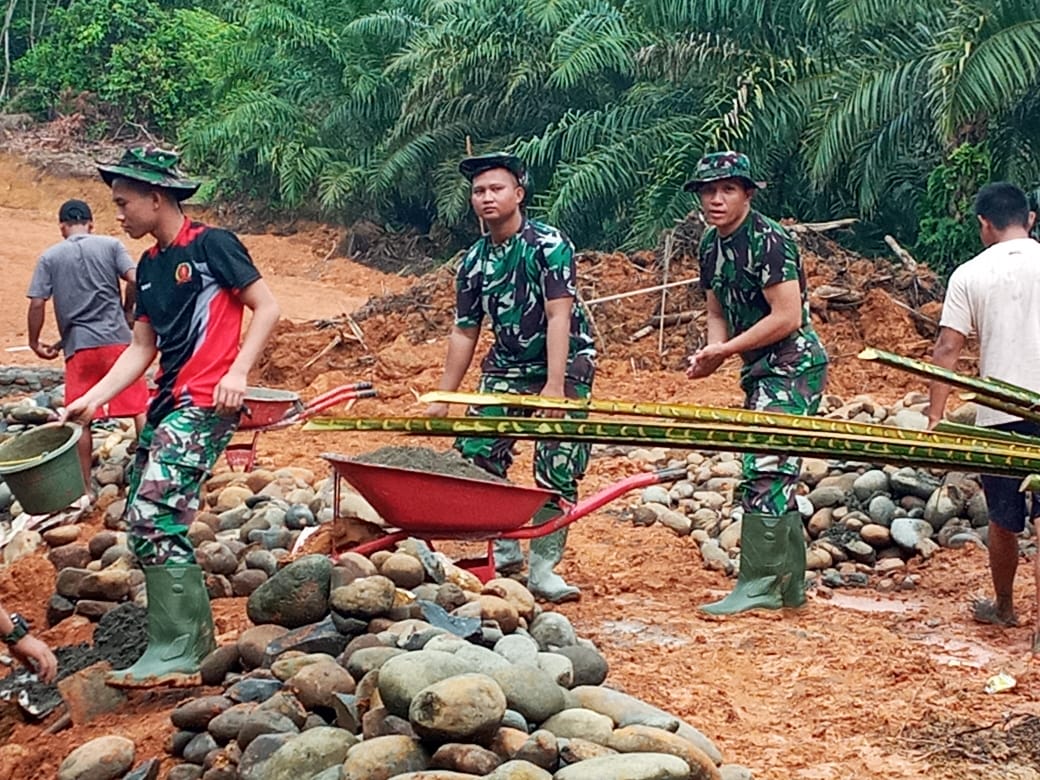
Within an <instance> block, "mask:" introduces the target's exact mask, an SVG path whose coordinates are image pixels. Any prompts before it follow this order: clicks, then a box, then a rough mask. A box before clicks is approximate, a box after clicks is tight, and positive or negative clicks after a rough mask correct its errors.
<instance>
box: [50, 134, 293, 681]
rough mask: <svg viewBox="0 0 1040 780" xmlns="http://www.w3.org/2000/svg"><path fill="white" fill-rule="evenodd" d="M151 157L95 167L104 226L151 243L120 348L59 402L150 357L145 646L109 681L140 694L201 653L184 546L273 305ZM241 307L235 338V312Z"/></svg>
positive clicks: (142, 545) (130, 509)
mask: <svg viewBox="0 0 1040 780" xmlns="http://www.w3.org/2000/svg"><path fill="white" fill-rule="evenodd" d="M177 161H178V157H177V155H176V154H174V153H173V152H166V151H162V150H159V149H154V148H151V147H148V148H134V149H129V150H128V151H127V152H126V154H124V156H123V158H122V159H121V160H120V161H119V162H118V163H116V164H115V165H103V166H98V169H99V171H100V173H101V176H102V178H103V179H104V180H105V182H106V183H107V184H108V185H109V186H111V188H112V200H113V202H114V203H115V205H116V213H117V219H118V220H119V221H120V223H121V224H122V226H123V229H124V230H125V231H126V232H127V233H128V234H129V235H130V236H131V237H132V238H141V237H143V236H145V235H149V234H150V235H152V236H154V237H155V239H156V244H155V246H153V247H152V248H151V249H149V250H147V251H146V252H145V253H144V254H143V255H142V257H141V260H140V263H139V264H138V266H137V277H136V282H135V284H136V290H137V303H136V310H135V313H134V328H133V340H132V341H131V344H130V346H129V347H128V348H127V349H126V351H125V352H124V353H123V354H122V355H121V356H120V357H119V359H118V360H117V361H116V362H115V364H114V365H113V366H112V368H111V369H110V370H109V372H108V373H107V374H106V375H105V376H104V377H103V378H102V379H101V380H100V381H98V383H97V384H95V385H94V386H93V387H92V388H90V390H88V391H87V392H86V393H85V394H84V395H82V396H81V397H80V398H78V399H76V400H75V401H73V402H72V403H70V404H69V406H68V409H67V411H66V416H67V417H68V418H69V419H73V420H77V421H78V420H82V421H89V420H90V419H91V418H92V416H93V414H94V411H95V409H96V408H97V407H98V406H100V405H102V404H104V403H106V402H107V401H108V400H109V399H110V398H112V397H113V396H115V395H116V394H118V393H119V392H120V391H121V390H122V389H123V388H125V387H126V386H127V385H129V384H130V383H131V382H133V381H134V380H136V379H137V378H138V377H140V376H142V375H143V374H144V372H145V370H146V369H147V368H148V366H149V365H150V364H151V362H152V360H153V358H154V357H155V356H156V354H157V353H158V355H159V371H158V373H157V375H156V385H157V388H156V392H155V395H154V396H153V397H152V399H151V402H150V403H149V405H148V412H147V422H146V425H145V427H144V430H142V431H141V435H140V440H139V443H138V447H137V452H136V456H135V461H134V464H133V471H132V474H131V478H130V487H129V491H128V494H127V509H126V518H127V522H128V524H129V526H130V548H131V549H132V550H133V552H134V554H135V555H136V556H137V558H138V560H139V561H140V562H141V564H142V567H143V569H144V576H145V586H146V589H147V593H148V647H147V649H146V650H145V653H144V655H143V656H141V658H140V659H139V660H138V661H137V662H136V663H135V664H134V665H133V666H131V667H130V668H129V669H124V670H121V671H117V672H112V673H110V675H109V682H110V683H111V684H113V685H120V686H147V685H155V684H161V683H165V682H174V681H178V678H183V676H184V675H191V674H194V673H195V672H197V671H198V668H199V662H200V661H201V660H202V659H203V658H204V657H205V656H206V654H207V653H209V652H210V651H211V650H212V649H213V647H214V632H213V616H212V614H211V612H210V607H209V598H208V596H207V593H206V586H205V582H204V581H203V576H202V570H201V569H200V568H199V567H198V565H196V563H195V553H194V549H193V546H192V544H191V541H190V540H189V539H188V526H189V525H190V523H191V521H192V519H193V517H194V515H195V511H196V510H197V509H198V505H199V493H200V491H201V489H202V484H203V482H204V481H205V479H206V477H207V476H208V474H209V471H210V469H211V468H212V467H213V464H214V463H215V462H216V459H217V458H218V457H219V456H220V453H221V452H222V451H223V450H224V447H225V446H227V443H228V440H229V439H230V438H231V435H232V433H233V432H234V430H235V428H236V427H237V425H238V418H239V410H240V409H241V406H242V399H243V397H244V395H245V391H246V375H247V374H248V372H249V370H250V368H252V366H253V364H254V363H255V362H256V359H257V358H258V357H259V356H260V353H261V351H262V350H263V348H264V345H265V344H266V342H267V339H268V337H269V336H270V334H271V331H272V330H273V329H274V326H275V324H276V323H277V321H278V304H277V303H276V302H275V300H274V297H273V296H272V295H271V292H270V290H268V288H267V285H266V284H265V283H264V281H263V280H262V279H261V278H260V273H259V272H258V271H257V269H256V266H254V265H253V261H252V260H251V259H250V257H249V253H248V251H246V248H245V247H244V246H242V243H241V242H240V241H239V240H238V239H237V238H236V237H235V235H234V234H233V233H231V232H229V231H227V230H221V229H219V228H212V227H209V226H208V225H204V224H201V223H199V222H193V221H192V220H190V219H188V218H187V217H186V216H185V215H184V212H183V211H182V210H181V205H180V204H181V201H182V200H184V199H185V198H188V197H190V196H191V195H192V194H193V193H194V192H195V191H196V190H197V189H198V187H199V185H198V183H197V182H193V181H189V180H187V179H185V178H184V177H183V175H182V174H181V173H180V172H179V171H178V169H177ZM245 308H249V309H251V310H252V312H253V316H252V319H251V320H250V324H249V327H248V329H247V330H246V332H245V334H244V336H242V337H241V343H240V334H241V332H242V320H243V314H244V309H245Z"/></svg>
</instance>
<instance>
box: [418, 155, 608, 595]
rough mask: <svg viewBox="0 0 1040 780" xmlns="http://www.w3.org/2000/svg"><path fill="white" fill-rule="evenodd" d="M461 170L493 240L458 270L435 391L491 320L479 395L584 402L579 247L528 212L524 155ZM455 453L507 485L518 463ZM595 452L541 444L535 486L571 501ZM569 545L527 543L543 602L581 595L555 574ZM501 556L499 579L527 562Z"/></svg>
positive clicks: (488, 411) (468, 356) (466, 442)
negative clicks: (444, 355)
mask: <svg viewBox="0 0 1040 780" xmlns="http://www.w3.org/2000/svg"><path fill="white" fill-rule="evenodd" d="M459 170H460V171H461V172H462V174H463V175H464V176H465V177H466V178H467V179H469V181H470V202H471V204H472V205H473V210H474V211H475V212H476V213H477V216H479V217H480V218H481V220H483V222H484V224H486V225H487V227H488V231H489V233H488V235H486V236H484V237H483V238H481V239H480V240H479V241H477V243H476V244H474V245H473V246H472V248H470V250H469V252H467V253H466V256H465V257H464V258H463V259H462V263H461V265H460V267H459V271H458V276H457V279H456V313H455V327H454V328H453V329H452V332H451V337H450V340H449V342H448V356H447V359H446V361H445V366H444V376H443V377H442V379H441V382H440V384H439V385H438V389H440V390H457V389H458V387H459V385H460V384H461V383H462V379H463V377H464V376H465V374H466V371H467V369H468V368H469V366H470V363H471V362H472V361H473V354H474V351H475V350H476V346H477V339H478V337H479V334H480V325H481V323H482V322H483V320H484V318H485V317H486V318H487V319H488V320H489V321H490V323H491V330H492V332H493V333H494V336H495V342H494V344H493V346H492V347H491V350H490V351H489V352H488V354H487V356H486V357H485V358H484V362H483V363H482V364H481V377H480V391H481V392H486V393H514V394H537V395H542V396H545V397H547V398H565V397H566V398H587V397H588V396H589V394H590V393H591V392H592V379H593V376H594V374H595V369H596V366H595V361H596V349H595V345H594V343H593V340H592V337H591V335H590V333H589V326H588V319H587V317H586V315H585V311H584V309H583V308H582V306H581V305H580V304H578V303H577V302H576V298H577V289H576V272H575V267H574V247H573V246H572V245H571V242H570V241H569V240H568V239H567V238H566V236H564V235H563V234H562V233H561V232H560V231H559V230H557V229H556V228H553V227H550V226H549V225H545V224H543V223H541V222H536V221H534V220H532V219H528V218H527V216H526V215H525V214H524V211H523V206H524V204H525V203H526V201H527V197H528V194H529V193H528V180H527V172H526V170H525V167H524V164H523V162H522V161H521V160H520V159H519V158H518V157H516V156H515V155H511V154H503V153H495V154H487V155H481V156H479V157H470V158H468V159H465V160H463V161H462V164H461V165H460V166H459ZM447 411H448V410H447V406H446V405H445V404H432V405H431V406H430V408H429V409H428V410H427V414H429V415H430V416H444V415H445V414H447ZM509 411H510V412H512V413H514V414H523V413H525V412H524V411H523V410H518V409H511V410H509ZM470 413H471V414H476V415H500V414H505V413H506V409H505V408H504V407H501V406H484V407H480V408H475V409H471V410H470ZM455 447H456V449H458V450H459V451H460V452H461V453H462V454H463V455H464V456H465V457H466V458H468V459H470V460H471V461H473V462H474V463H475V464H476V465H478V466H480V467H482V468H483V469H485V470H486V471H489V472H490V473H492V474H495V475H497V476H501V477H504V476H505V475H506V472H507V470H508V469H509V466H510V465H511V464H512V461H513V440H511V439H496V438H464V439H459V440H458V441H457V442H456V444H455ZM589 449H590V448H589V445H588V444H585V443H581V442H568V441H551V442H550V441H541V442H538V443H537V444H536V445H535V455H534V474H535V482H536V483H537V484H538V485H539V486H540V487H543V488H547V489H549V490H552V491H554V492H556V493H559V494H560V495H561V496H563V497H564V498H565V499H567V500H568V501H575V500H576V499H577V495H578V481H579V480H580V479H581V478H582V476H584V474H585V467H586V465H587V464H588V458H589ZM558 514H559V510H558V509H557V508H556V506H555V505H546V507H545V508H544V509H543V510H541V511H540V512H539V513H538V516H537V517H535V519H534V523H535V524H536V525H537V524H541V523H545V522H549V521H550V520H552V519H553V518H554V517H555V516H557V515H558ZM566 540H567V531H566V529H563V530H561V531H557V532H555V533H552V534H548V535H546V536H544V537H541V538H538V539H532V540H531V557H530V563H529V570H528V578H527V586H528V588H529V589H530V591H531V592H532V593H533V594H534V595H536V596H538V597H539V598H543V599H546V600H548V601H564V600H567V599H573V598H577V597H578V596H579V595H580V591H579V590H578V588H576V587H574V586H573V585H569V584H567V583H566V582H565V581H564V580H563V578H562V577H560V575H559V574H557V573H556V572H555V571H554V569H555V567H556V565H557V564H558V563H559V562H560V560H561V559H562V557H563V550H564V545H565V544H566ZM495 558H496V565H497V567H498V569H499V571H502V572H507V571H509V570H510V569H516V568H519V567H520V566H521V565H522V564H523V556H522V554H521V552H520V546H519V543H517V542H516V541H510V542H499V543H498V544H496V548H495Z"/></svg>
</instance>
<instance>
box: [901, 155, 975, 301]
mask: <svg viewBox="0 0 1040 780" xmlns="http://www.w3.org/2000/svg"><path fill="white" fill-rule="evenodd" d="M992 170H993V164H992V158H991V156H990V152H989V149H988V147H987V146H986V145H985V143H982V144H967V143H965V144H961V145H960V146H958V147H957V148H956V149H954V150H953V151H952V152H951V153H950V155H949V156H948V157H947V159H946V162H944V163H943V164H942V165H940V166H938V167H936V168H935V169H934V170H933V171H932V172H931V173H930V174H929V175H928V186H927V188H926V191H925V196H924V198H923V200H922V206H921V214H920V229H919V231H918V234H917V244H916V245H915V247H914V253H915V254H916V255H917V257H918V259H920V260H923V261H925V262H926V263H928V265H929V267H931V269H932V270H933V271H935V272H936V273H937V274H939V275H940V276H941V277H942V278H943V279H944V280H945V279H948V278H949V276H950V274H951V273H953V271H954V269H955V268H956V267H957V266H959V265H960V264H961V263H963V262H965V261H966V260H970V259H971V258H972V257H974V256H975V255H977V254H978V253H979V252H981V251H982V244H980V243H979V227H978V223H977V221H976V220H975V216H974V213H973V211H972V205H973V202H974V200H975V193H977V192H978V191H979V190H980V189H981V188H982V187H983V186H984V185H985V184H987V183H988V182H989V181H990V178H991V176H992Z"/></svg>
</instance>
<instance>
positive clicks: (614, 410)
mask: <svg viewBox="0 0 1040 780" xmlns="http://www.w3.org/2000/svg"><path fill="white" fill-rule="evenodd" d="M419 401H420V402H422V403H449V404H466V405H468V406H511V407H515V408H524V409H563V410H566V411H581V412H604V413H609V414H627V415H633V416H639V417H665V418H671V419H674V420H693V421H696V422H710V423H723V424H734V425H748V426H756V427H772V428H790V429H794V430H802V431H809V432H812V433H835V434H844V435H850V436H874V437H882V438H885V439H891V438H898V439H902V440H904V441H908V442H924V443H929V444H930V443H932V442H933V439H932V438H930V434H928V433H926V432H925V431H915V430H910V429H906V428H897V427H895V426H892V425H876V424H872V423H860V422H853V421H851V420H831V419H828V418H825V417H811V416H806V415H797V414H782V413H780V412H757V411H750V410H747V409H730V408H725V407H718V406H700V405H697V404H662V403H650V402H632V401H615V400H598V399H591V398H543V397H542V396H538V395H511V394H507V393H459V392H449V391H446V390H436V391H433V392H429V393H424V394H423V395H421V396H420V397H419ZM1008 436H1013V434H1003V435H1001V432H999V431H991V430H989V429H987V428H972V427H969V426H960V427H959V428H958V429H957V430H956V431H951V432H950V433H949V434H948V440H949V441H950V442H955V443H958V444H966V445H971V446H973V447H974V446H977V445H978V443H979V442H982V441H994V442H996V443H997V444H1001V445H1006V444H1008V443H1009V441H1010V440H1009V439H1008ZM1014 443H1015V444H1016V446H1020V447H1028V448H1035V450H1036V452H1037V454H1038V455H1040V441H1036V440H1029V439H1024V438H1022V437H1016V438H1015V441H1014Z"/></svg>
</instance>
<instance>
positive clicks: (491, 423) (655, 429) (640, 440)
mask: <svg viewBox="0 0 1040 780" xmlns="http://www.w3.org/2000/svg"><path fill="white" fill-rule="evenodd" d="M305 430H348V431H383V432H400V433H411V434H417V435H424V436H493V437H502V438H521V439H567V440H571V441H587V442H590V443H600V444H627V445H638V446H665V447H673V448H678V449H704V450H723V451H725V450H730V451H738V452H755V453H759V452H761V453H777V452H779V453H784V454H787V455H794V456H803V455H810V456H812V455H824V456H830V457H835V456H837V457H843V458H856V459H859V460H877V461H882V462H889V463H894V464H901V465H912V466H922V467H926V468H936V467H948V468H957V469H962V470H968V471H972V470H974V471H983V472H986V473H991V474H1004V475H1007V476H1014V477H1026V476H1029V475H1031V474H1036V473H1040V456H1038V454H1037V453H1036V451H1035V450H1034V449H1032V448H1029V449H1025V450H1020V449H1018V448H1017V447H1008V446H997V444H996V443H994V442H984V441H981V440H980V441H978V442H976V446H972V445H970V444H968V445H966V444H957V443H956V442H955V441H951V440H950V439H949V438H948V437H946V436H944V435H942V434H935V433H928V434H922V435H923V436H926V437H928V439H927V440H926V441H928V442H930V443H924V442H919V443H908V442H907V441H905V440H903V439H901V438H881V437H864V436H847V435H840V434H834V433H823V434H820V435H815V436H812V435H807V434H805V433H803V432H800V431H798V432H791V431H789V430H786V429H779V428H774V429H765V430H761V429H752V428H750V427H746V426H740V425H720V424H718V423H688V424H642V423H641V424H628V423H618V422H602V421H590V420H569V419H562V420H557V419H552V420H550V419H538V420H532V419H529V418H526V417H525V418H513V417H452V418H429V417H386V418H316V419H313V420H311V421H310V422H309V423H308V424H307V425H306V426H305Z"/></svg>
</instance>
